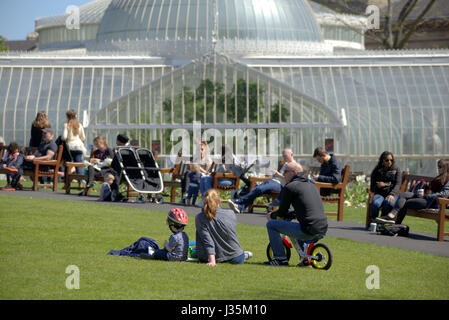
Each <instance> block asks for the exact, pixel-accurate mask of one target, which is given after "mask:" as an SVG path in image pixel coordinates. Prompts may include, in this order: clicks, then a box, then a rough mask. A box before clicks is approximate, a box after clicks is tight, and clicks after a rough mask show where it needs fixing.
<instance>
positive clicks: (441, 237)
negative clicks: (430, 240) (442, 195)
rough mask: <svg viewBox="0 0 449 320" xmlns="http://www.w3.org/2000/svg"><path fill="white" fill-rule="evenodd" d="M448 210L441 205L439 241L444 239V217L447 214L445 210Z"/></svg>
mask: <svg viewBox="0 0 449 320" xmlns="http://www.w3.org/2000/svg"><path fill="white" fill-rule="evenodd" d="M445 211H446V208H444V206H440V212H439V213H440V220H439V221H438V222H437V223H438V231H437V240H438V241H444V219H445V214H444V212H445Z"/></svg>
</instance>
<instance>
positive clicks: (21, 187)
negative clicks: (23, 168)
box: [16, 182, 23, 190]
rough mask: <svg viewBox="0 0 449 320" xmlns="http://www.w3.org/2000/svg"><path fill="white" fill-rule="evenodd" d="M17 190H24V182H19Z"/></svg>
mask: <svg viewBox="0 0 449 320" xmlns="http://www.w3.org/2000/svg"><path fill="white" fill-rule="evenodd" d="M16 190H23V186H22V184H21V183H20V182H17V184H16Z"/></svg>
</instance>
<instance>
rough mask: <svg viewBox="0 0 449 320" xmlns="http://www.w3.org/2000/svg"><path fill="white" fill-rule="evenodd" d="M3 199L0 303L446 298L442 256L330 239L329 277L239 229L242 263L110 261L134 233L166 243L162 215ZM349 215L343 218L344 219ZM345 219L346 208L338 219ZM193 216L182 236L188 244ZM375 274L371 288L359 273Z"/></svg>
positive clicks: (448, 277) (261, 232)
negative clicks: (269, 253) (75, 272)
mask: <svg viewBox="0 0 449 320" xmlns="http://www.w3.org/2000/svg"><path fill="white" fill-rule="evenodd" d="M18 199H19V198H17V197H15V196H7V195H0V259H1V260H0V261H1V263H0V283H1V287H0V299H168V300H171V299H193V300H195V299H231V300H234V299H239V300H240V299H242V300H243V299H249V300H259V299H282V300H286V299H432V300H433V299H449V274H448V273H447V270H448V267H449V258H445V257H440V256H435V255H431V254H425V253H421V252H415V251H409V250H403V249H398V248H391V247H384V246H376V245H373V244H368V243H357V242H354V241H351V240H346V239H335V238H330V237H327V238H326V239H325V240H324V241H323V242H325V243H326V244H328V245H329V246H330V248H331V249H332V252H333V256H334V264H333V266H332V267H331V269H330V270H328V271H321V270H315V269H312V268H305V269H304V268H297V267H295V265H296V263H297V262H298V258H297V255H296V254H293V255H292V257H293V258H292V260H291V266H290V267H287V268H272V267H266V266H263V265H261V263H262V262H263V261H265V260H266V256H265V249H266V245H267V243H268V237H267V233H266V230H265V228H264V227H259V226H252V225H244V224H239V225H238V228H237V232H238V235H239V239H240V243H241V245H242V247H243V248H244V249H245V250H250V251H252V252H253V253H254V257H253V258H252V259H251V260H249V261H248V262H247V263H245V264H244V265H239V266H235V265H230V264H219V265H218V266H217V267H215V268H211V267H208V266H206V265H204V264H198V263H190V262H182V263H179V262H177V263H170V262H163V261H148V260H141V259H136V258H127V257H116V256H109V255H107V252H108V251H109V250H114V249H122V248H124V247H126V246H128V245H130V244H131V243H133V242H134V241H136V240H137V239H138V238H139V237H141V236H148V237H151V238H154V239H155V240H157V241H158V242H159V243H163V241H164V240H165V239H167V238H168V237H169V235H170V234H169V230H168V228H167V226H166V225H165V215H166V213H165V212H158V211H148V210H144V209H134V208H129V207H118V206H112V205H108V204H92V203H84V202H71V201H63V200H47V199H37V198H25V197H23V198H22V197H21V198H20V201H18ZM347 212H348V213H347ZM346 213H347V214H348V216H351V215H352V214H355V212H354V213H351V210H348V211H346V210H345V214H346ZM193 221H194V220H193V216H191V217H190V225H189V226H188V227H187V229H186V232H187V234H188V235H189V237H190V240H191V241H194V240H195V227H194V223H193ZM69 265H76V266H77V267H78V268H79V270H80V289H79V290H68V289H67V288H66V286H65V282H66V278H67V277H68V276H69V274H66V272H65V271H66V268H67V266H69ZM369 265H376V266H378V267H379V270H380V289H378V290H376V289H374V290H369V289H367V288H366V285H365V282H366V279H367V277H368V276H369V274H367V273H366V272H365V271H366V268H367V266H369Z"/></svg>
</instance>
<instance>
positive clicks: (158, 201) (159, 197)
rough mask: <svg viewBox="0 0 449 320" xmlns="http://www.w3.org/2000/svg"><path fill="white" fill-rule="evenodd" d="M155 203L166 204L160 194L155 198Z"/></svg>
mask: <svg viewBox="0 0 449 320" xmlns="http://www.w3.org/2000/svg"><path fill="white" fill-rule="evenodd" d="M153 201H154V203H157V204H161V203H162V202H164V197H162V196H161V195H160V194H158V195H157V196H156V197H154V198H153Z"/></svg>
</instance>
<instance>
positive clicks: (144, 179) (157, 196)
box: [115, 147, 164, 203]
mask: <svg viewBox="0 0 449 320" xmlns="http://www.w3.org/2000/svg"><path fill="white" fill-rule="evenodd" d="M115 155H116V158H117V160H118V163H119V164H120V169H121V170H120V171H121V172H120V179H123V178H124V179H125V180H126V182H128V184H129V186H130V187H131V188H132V189H133V190H134V191H136V192H138V193H139V194H146V195H147V196H148V200H150V201H151V202H155V203H162V201H163V197H162V195H161V193H162V190H163V189H164V183H163V181H162V176H161V173H160V171H159V170H160V169H159V167H158V165H157V162H156V161H155V159H154V156H153V153H152V152H151V151H150V150H148V149H146V148H141V147H118V148H117V150H116V151H115Z"/></svg>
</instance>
